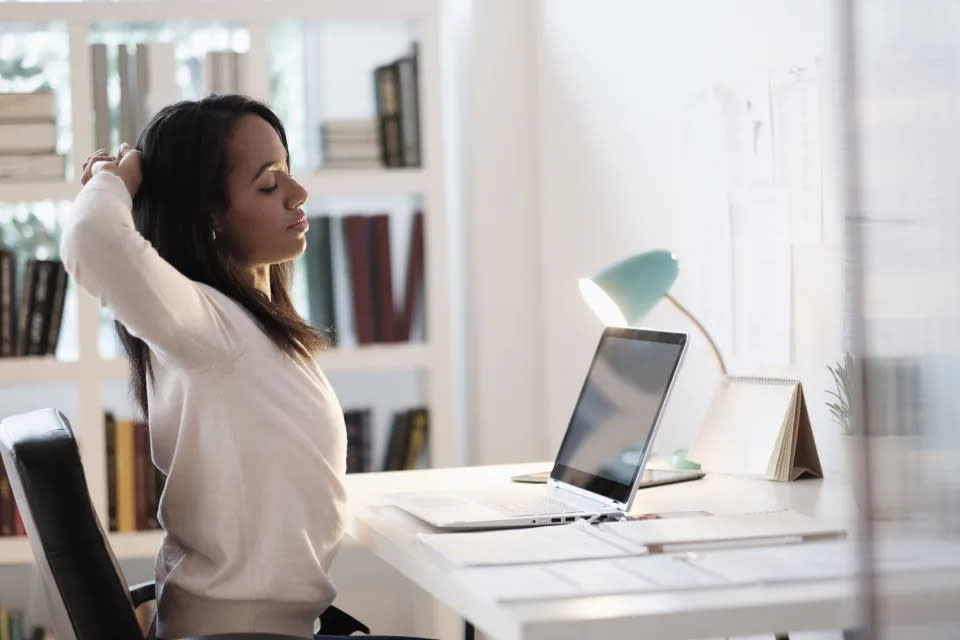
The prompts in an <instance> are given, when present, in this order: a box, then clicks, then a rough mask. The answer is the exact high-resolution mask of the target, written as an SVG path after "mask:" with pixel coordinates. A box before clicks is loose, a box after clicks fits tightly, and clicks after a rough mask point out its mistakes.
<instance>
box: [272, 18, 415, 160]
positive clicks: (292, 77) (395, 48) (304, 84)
mask: <svg viewBox="0 0 960 640" xmlns="http://www.w3.org/2000/svg"><path fill="white" fill-rule="evenodd" d="M414 41H415V33H414V25H413V24H412V23H409V22H406V21H389V22H387V21H367V22H352V21H325V22H317V21H296V22H295V21H283V22H278V23H277V24H276V25H274V27H273V29H271V32H270V34H269V41H268V44H269V49H270V56H271V62H270V73H271V76H270V87H271V91H272V98H271V104H272V105H273V107H274V108H275V109H276V111H277V114H278V115H279V116H280V119H281V120H282V121H283V122H284V125H285V126H286V127H287V129H288V131H287V133H288V138H289V141H290V142H289V144H290V154H291V164H292V165H293V167H292V168H293V170H294V171H296V172H304V171H308V172H311V171H315V170H316V169H318V168H320V167H321V166H322V165H323V163H324V161H325V160H329V158H325V157H324V150H323V140H322V135H321V125H323V124H324V123H325V122H326V123H330V121H334V120H335V121H337V123H338V124H339V125H341V126H342V127H346V130H343V129H341V131H343V133H344V135H346V136H347V137H350V138H353V139H354V142H356V143H357V145H358V146H351V147H349V148H347V149H346V151H345V153H347V155H349V156H352V157H357V156H362V158H364V159H369V162H365V163H359V164H357V165H356V166H357V167H358V168H359V167H361V166H363V167H367V166H379V165H380V162H379V155H378V154H374V155H372V156H371V155H370V154H369V153H368V151H370V150H371V148H373V149H374V150H375V151H376V150H378V147H377V146H376V145H377V142H376V139H373V140H371V139H370V137H369V136H370V135H377V127H376V120H375V118H376V115H377V109H376V102H375V96H374V75H373V74H374V69H375V68H376V67H378V66H380V65H384V64H387V63H390V62H393V61H394V60H396V59H397V58H400V57H403V56H408V55H410V52H411V45H412V44H413V43H414ZM357 120H364V121H365V124H364V126H363V130H362V132H358V131H357V130H356V129H355V128H353V127H356V126H357V123H356V122H355V121H357ZM351 123H353V124H352V125H351ZM357 136H359V137H361V138H362V140H360V141H358V140H356V137H357ZM354 152H355V153H354Z"/></svg>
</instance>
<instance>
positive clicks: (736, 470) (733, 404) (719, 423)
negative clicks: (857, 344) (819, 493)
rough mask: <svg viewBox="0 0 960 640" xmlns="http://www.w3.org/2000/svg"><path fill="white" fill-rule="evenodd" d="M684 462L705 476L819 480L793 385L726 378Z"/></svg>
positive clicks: (802, 409) (810, 434) (798, 388)
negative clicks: (753, 476) (807, 478)
mask: <svg viewBox="0 0 960 640" xmlns="http://www.w3.org/2000/svg"><path fill="white" fill-rule="evenodd" d="M687 458H688V459H689V460H692V461H694V462H698V463H700V467H701V468H702V469H703V470H704V471H708V472H718V473H732V474H742V475H755V476H762V477H765V478H767V479H769V480H779V481H785V480H796V479H799V478H803V477H812V478H822V477H823V471H822V469H821V467H820V456H819V454H818V453H817V445H816V442H814V439H813V430H812V429H811V427H810V417H809V415H808V414H807V405H806V401H805V399H804V395H803V387H802V385H801V384H800V382H799V381H797V380H787V379H780V378H749V377H736V376H727V377H725V378H724V379H723V380H721V381H720V384H719V385H718V386H717V389H716V391H715V392H714V394H713V398H712V399H711V401H710V405H709V407H708V409H707V413H706V416H705V418H704V420H703V423H702V424H701V425H700V430H699V432H698V434H697V437H696V439H695V441H694V444H693V446H692V447H691V448H690V451H689V452H688V453H687Z"/></svg>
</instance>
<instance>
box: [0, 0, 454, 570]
mask: <svg viewBox="0 0 960 640" xmlns="http://www.w3.org/2000/svg"><path fill="white" fill-rule="evenodd" d="M440 4H441V0H318V1H317V2H302V1H301V0H273V1H272V2H270V3H269V5H264V4H263V3H262V2H261V0H234V1H232V2H229V3H223V2H217V3H208V2H187V1H183V0H173V1H170V2H163V3H161V2H141V1H126V0H121V1H119V2H100V1H81V2H30V3H19V2H0V23H5V22H20V23H24V22H26V23H31V24H33V25H43V24H45V23H56V24H60V25H64V24H65V25H66V32H67V38H68V47H69V70H70V86H69V90H70V98H71V100H70V103H71V121H72V123H73V131H72V135H73V152H74V153H73V161H74V163H75V164H76V163H78V162H79V160H78V158H84V157H86V156H87V155H88V154H89V153H91V152H92V151H93V131H92V125H91V123H92V122H93V121H94V118H93V107H92V97H91V90H90V77H91V68H90V67H91V65H90V55H89V49H88V44H89V42H90V37H89V36H90V30H91V26H92V25H94V24H96V23H100V22H110V23H113V24H123V23H128V22H129V23H149V22H165V21H178V20H183V21H217V22H225V21H229V22H231V23H232V24H234V25H240V26H242V27H245V28H246V29H247V31H248V33H249V43H250V44H249V49H248V50H247V52H246V56H245V58H244V59H245V60H246V68H245V69H244V74H243V77H244V78H245V80H246V84H245V85H244V86H243V87H242V90H243V91H244V93H247V94H248V95H251V96H253V97H255V98H258V99H261V100H264V101H267V102H269V100H270V95H269V86H270V84H269V69H270V59H269V55H270V52H269V51H268V47H267V41H268V37H267V36H268V34H269V30H270V28H271V25H273V24H274V23H276V22H278V21H280V20H287V19H303V20H321V21H322V20H351V21H363V20H376V21H383V20H399V21H409V22H411V23H412V24H414V25H415V29H416V39H417V41H418V43H419V76H420V78H419V84H420V118H421V123H422V124H421V145H422V157H423V166H422V167H421V168H418V169H375V170H340V169H337V170H322V171H318V172H316V173H314V174H312V175H307V176H303V175H298V178H299V179H301V180H302V181H303V183H304V185H305V187H306V188H307V189H308V191H309V192H310V194H311V197H313V196H318V195H319V196H324V195H327V196H341V195H363V194H414V195H417V196H419V198H420V199H421V202H422V206H423V210H424V212H425V216H424V222H425V227H424V233H425V238H424V240H425V243H424V250H425V255H424V266H425V269H424V273H425V282H424V292H425V300H426V309H425V321H426V325H427V341H426V342H424V343H404V344H388V345H371V346H362V347H356V348H343V349H335V350H331V351H329V352H326V353H323V354H321V355H320V356H319V357H318V360H319V362H320V365H321V366H322V367H323V368H324V370H325V371H326V372H328V373H331V372H334V373H335V372H338V371H350V372H358V371H360V372H362V371H368V370H370V371H373V370H396V369H416V370H420V371H423V372H425V373H426V376H425V379H426V385H427V388H426V390H425V392H426V398H427V404H428V406H429V409H430V415H431V418H430V422H431V426H430V428H431V432H430V438H429V443H430V444H429V446H430V459H431V463H432V464H433V465H434V466H452V465H456V464H458V463H459V462H461V461H460V460H458V454H457V447H456V442H457V440H458V436H457V434H455V433H454V429H455V428H454V416H455V415H456V413H455V411H454V406H453V400H452V396H453V388H452V384H453V382H452V380H453V371H452V349H451V339H450V298H449V292H448V281H447V273H448V271H449V270H448V269H447V268H446V265H447V260H448V249H447V246H448V241H447V238H448V235H447V226H448V225H447V215H446V211H445V204H446V200H445V194H444V185H445V181H446V179H445V163H444V159H443V146H442V143H441V131H442V122H441V104H440V99H441V85H440V83H441V70H440V60H439V48H438V45H439V42H438V40H439V37H438V34H439V18H440V15H439V13H440ZM266 6H269V11H265V10H264V8H265V7H266ZM371 82H372V80H371ZM79 189H80V185H79V184H78V183H76V182H44V183H37V182H26V183H19V184H17V183H7V184H0V203H5V202H31V201H42V200H72V199H73V198H74V197H75V196H76V194H77V192H78V191H79ZM76 319H77V327H76V329H77V340H78V345H77V347H78V349H77V353H78V357H77V359H76V360H75V361H58V360H56V359H54V358H51V357H37V358H10V359H3V360H0V386H5V385H23V384H48V383H54V382H56V383H64V382H65V383H70V384H72V385H75V391H76V398H77V401H76V406H75V407H74V416H75V424H74V427H75V429H76V430H77V433H78V439H79V442H80V448H81V456H82V457H83V461H84V469H85V471H86V475H87V483H88V486H89V489H90V493H91V497H92V499H93V503H94V505H95V507H96V509H97V512H98V514H99V515H100V518H101V521H102V522H106V513H107V482H106V473H105V463H106V452H105V442H104V429H103V412H104V408H105V407H104V386H105V384H114V383H115V382H116V381H118V380H120V381H122V380H124V379H125V378H126V377H127V375H128V366H127V362H126V361H125V360H124V359H104V358H101V357H100V355H99V351H98V338H99V331H100V307H99V303H98V301H97V300H95V299H94V298H92V297H91V296H89V295H87V294H86V293H84V292H83V291H82V290H79V289H78V290H77V309H76ZM104 528H106V527H104ZM159 541H160V534H159V533H158V532H156V531H151V532H138V533H111V534H110V542H111V545H112V547H113V549H114V551H115V552H116V554H117V555H118V557H120V558H147V557H152V556H153V555H154V554H155V552H156V549H157V546H158V544H159ZM31 560H32V558H31V554H30V550H29V546H28V544H27V541H26V540H24V539H16V538H0V565H4V564H6V565H9V564H23V563H29V562H31Z"/></svg>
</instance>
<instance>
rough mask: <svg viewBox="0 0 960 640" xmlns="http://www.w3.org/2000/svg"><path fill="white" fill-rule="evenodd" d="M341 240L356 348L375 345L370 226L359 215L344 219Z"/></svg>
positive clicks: (374, 302) (374, 307)
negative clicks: (348, 278) (344, 250)
mask: <svg viewBox="0 0 960 640" xmlns="http://www.w3.org/2000/svg"><path fill="white" fill-rule="evenodd" d="M343 239H344V246H345V248H346V256H347V266H348V271H349V274H350V292H351V294H352V296H353V325H354V330H355V331H356V335H357V344H370V343H372V342H376V339H377V329H376V326H377V324H376V322H375V319H376V313H377V312H376V304H377V297H376V295H375V293H374V280H373V273H372V272H371V268H370V267H371V253H372V249H371V246H370V222H369V220H368V219H367V218H366V217H365V216H362V215H348V216H344V217H343Z"/></svg>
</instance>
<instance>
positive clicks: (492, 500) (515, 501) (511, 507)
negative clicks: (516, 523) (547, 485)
mask: <svg viewBox="0 0 960 640" xmlns="http://www.w3.org/2000/svg"><path fill="white" fill-rule="evenodd" d="M483 503H484V504H485V505H487V506H490V507H493V508H494V509H496V510H497V511H499V512H500V513H501V514H503V515H504V516H507V517H515V516H548V515H551V514H560V513H581V512H583V509H581V508H579V507H575V506H573V505H570V504H567V503H566V502H563V501H562V500H557V499H556V498H551V497H550V496H545V495H530V496H518V495H517V493H516V492H515V491H504V492H503V493H497V492H494V491H491V492H484V495H483Z"/></svg>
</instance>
